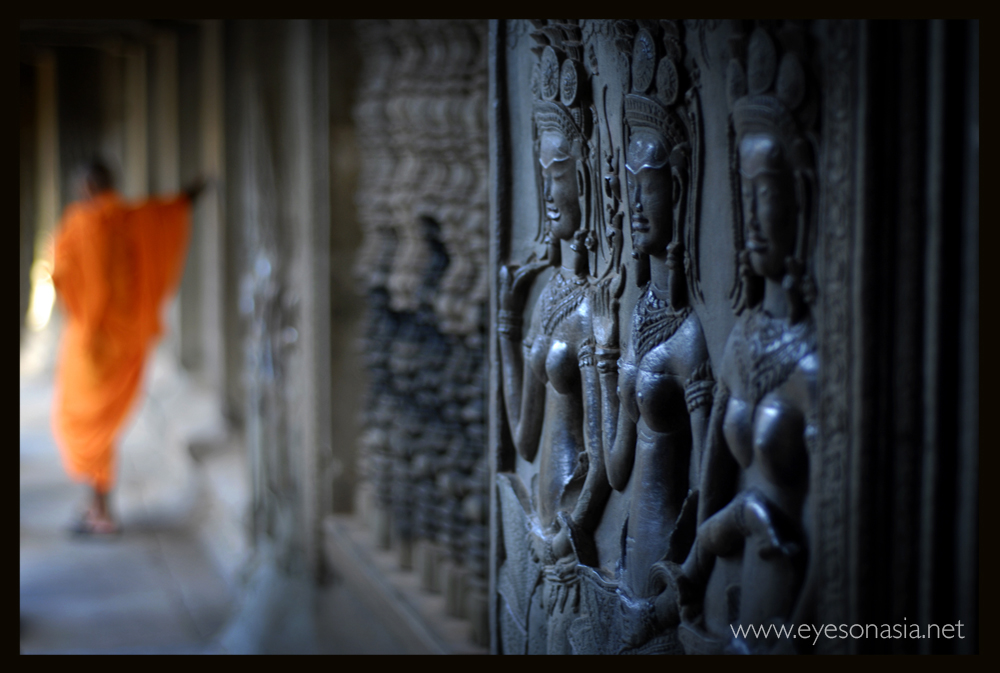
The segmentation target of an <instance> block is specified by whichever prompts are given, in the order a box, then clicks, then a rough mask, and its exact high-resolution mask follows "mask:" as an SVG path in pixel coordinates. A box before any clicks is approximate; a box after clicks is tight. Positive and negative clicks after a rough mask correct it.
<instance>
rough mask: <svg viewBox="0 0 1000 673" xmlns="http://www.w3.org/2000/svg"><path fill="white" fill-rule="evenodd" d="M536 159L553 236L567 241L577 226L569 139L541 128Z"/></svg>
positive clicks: (576, 188)
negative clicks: (539, 146) (542, 130)
mask: <svg viewBox="0 0 1000 673" xmlns="http://www.w3.org/2000/svg"><path fill="white" fill-rule="evenodd" d="M538 162H539V163H540V164H541V165H542V198H543V199H544V201H545V216H546V217H547V218H548V220H549V222H550V231H551V232H552V235H553V236H555V237H556V238H559V239H562V240H569V239H570V238H572V237H573V234H574V233H575V232H576V230H577V229H579V228H580V190H579V186H578V184H577V176H576V161H575V160H574V158H573V152H572V148H571V145H570V142H569V141H568V140H567V139H566V137H565V136H564V135H563V134H561V133H558V132H556V131H548V130H547V131H545V132H544V133H543V134H542V142H541V150H540V152H539V156H538Z"/></svg>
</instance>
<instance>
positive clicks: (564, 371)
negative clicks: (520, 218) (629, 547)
mask: <svg viewBox="0 0 1000 673" xmlns="http://www.w3.org/2000/svg"><path fill="white" fill-rule="evenodd" d="M549 28H552V27H549ZM546 35H548V36H549V38H551V37H552V36H554V35H555V36H557V37H558V33H552V32H549V33H546ZM549 38H543V39H542V41H543V42H544V41H546V40H547V39H549ZM555 41H558V40H555ZM540 51H541V64H540V65H541V67H540V75H541V77H540V83H539V84H540V98H541V100H537V101H536V102H535V106H534V110H533V120H534V127H535V134H536V141H535V142H536V152H537V154H536V156H537V158H538V163H539V168H540V174H541V196H542V199H543V202H544V217H545V221H546V226H547V240H548V253H547V257H546V259H544V260H543V261H540V262H533V263H529V264H526V265H524V266H522V267H517V266H513V265H512V266H507V267H504V268H503V269H501V273H500V288H499V303H500V312H499V321H498V322H499V327H498V329H499V336H500V354H501V364H502V370H503V393H504V401H505V404H506V412H507V419H508V422H509V428H510V433H511V436H512V438H513V441H514V445H515V447H516V448H517V451H518V453H519V454H520V456H521V457H522V458H523V459H524V460H526V461H529V462H531V463H536V461H537V478H536V480H535V481H536V485H535V487H534V489H533V492H532V493H531V494H530V500H531V503H532V505H533V509H534V512H533V513H531V515H530V518H531V519H532V524H531V525H532V526H533V530H532V536H533V537H532V540H533V541H532V551H533V554H534V556H535V557H536V558H537V559H538V561H539V562H540V563H541V564H542V565H543V566H544V571H543V572H544V577H545V580H544V583H543V584H544V593H545V596H544V599H543V600H544V602H545V603H546V606H547V608H548V611H549V613H550V614H551V612H552V610H553V608H554V607H558V608H559V610H560V612H561V611H562V610H563V609H565V608H566V607H567V596H568V595H569V594H571V593H574V581H575V580H574V578H575V568H576V564H577V562H578V561H579V562H583V563H587V564H596V554H595V552H594V547H593V540H592V534H593V531H594V530H595V529H596V527H597V524H598V522H599V520H600V515H601V512H602V510H603V507H604V503H605V501H606V500H607V496H608V494H609V493H610V487H609V486H608V483H607V477H606V474H605V470H604V463H603V456H602V454H601V451H600V446H599V439H598V438H597V437H596V434H597V433H598V432H599V414H600V411H599V408H598V406H599V404H600V398H599V394H598V382H597V375H596V371H595V370H594V368H593V367H591V366H588V365H590V364H592V362H593V346H592V339H591V334H592V327H591V301H590V299H591V291H592V285H591V277H590V269H589V255H590V250H589V249H588V244H589V245H591V246H592V245H593V244H594V238H593V234H591V233H590V227H589V226H588V224H589V223H588V217H589V214H590V212H591V211H592V208H591V207H590V204H589V199H590V198H591V197H592V191H593V190H592V189H591V176H590V168H589V165H588V155H589V148H588V137H589V132H588V130H589V126H590V125H591V124H592V120H591V119H590V118H589V115H590V113H591V111H590V110H589V109H587V108H586V107H585V106H583V105H582V104H581V101H580V98H581V96H580V94H581V91H580V90H581V89H582V86H579V85H578V84H577V82H581V83H582V80H583V74H584V73H583V68H582V66H581V65H580V63H579V61H578V60H577V59H574V58H571V56H573V53H572V51H568V52H563V51H562V50H561V49H557V48H556V47H553V46H552V45H548V46H546V47H544V49H542V50H540ZM557 98H558V100H556V99H557ZM550 267H554V273H553V274H552V276H551V278H550V280H549V281H548V282H547V283H546V285H545V287H544V288H543V290H542V292H541V295H540V297H539V299H538V301H537V303H536V305H535V308H534V310H533V313H532V316H531V328H530V331H529V333H528V334H527V335H526V336H525V337H524V338H523V339H522V337H521V319H522V315H523V312H524V310H525V306H526V300H527V293H528V290H529V289H530V287H531V283H532V281H533V279H534V278H535V277H536V276H537V275H538V273H540V272H541V271H543V270H544V269H546V268H550ZM507 534H509V535H517V534H518V533H517V532H516V531H510V532H508V533H507ZM502 581H503V580H502V578H501V582H502ZM503 591H504V590H503V588H502V587H501V593H503ZM557 604H558V605H557ZM569 607H573V603H572V602H571V603H570V604H569ZM522 609H525V610H526V609H527V607H526V606H522ZM556 630H558V629H556ZM552 632H553V628H552V627H550V628H549V636H548V639H549V641H550V642H549V644H548V646H547V649H548V651H550V652H552V651H560V650H561V648H562V649H564V648H565V644H564V641H565V638H564V637H561V641H562V642H556V641H559V640H560V637H558V636H557V637H553V633H552Z"/></svg>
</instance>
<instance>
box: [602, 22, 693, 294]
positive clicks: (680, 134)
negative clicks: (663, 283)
mask: <svg viewBox="0 0 1000 673" xmlns="http://www.w3.org/2000/svg"><path fill="white" fill-rule="evenodd" d="M615 28H616V31H617V33H618V39H617V44H618V49H619V50H620V51H621V52H622V54H623V55H624V57H625V60H626V61H628V62H629V64H630V68H629V73H628V76H626V77H625V78H624V79H625V81H626V84H625V87H626V94H625V100H624V118H625V124H626V125H627V127H628V130H627V133H626V143H628V142H630V141H631V140H630V139H631V136H632V135H635V134H639V133H649V134H652V135H653V136H654V137H656V138H659V140H660V141H661V142H662V143H663V146H664V148H665V149H666V152H667V156H666V157H664V158H665V159H669V162H670V166H671V168H670V170H671V171H672V172H673V173H674V175H675V177H677V178H679V179H680V180H681V182H682V184H683V188H682V189H681V192H682V194H681V199H685V200H686V199H687V196H688V195H687V193H686V192H687V188H688V186H689V180H690V176H691V173H692V171H691V159H692V157H691V137H692V132H691V130H690V129H689V127H688V125H687V124H686V123H685V117H686V116H687V115H686V114H685V111H684V110H683V109H681V108H682V106H683V105H684V104H685V103H686V102H687V99H688V97H689V96H690V92H689V93H688V94H687V95H682V94H681V92H682V90H683V89H685V88H686V87H687V85H688V82H686V81H685V75H686V73H685V71H684V68H683V63H682V61H683V54H684V50H683V46H682V40H681V26H680V24H679V23H678V22H676V21H669V20H660V21H652V20H640V21H639V22H637V23H636V22H632V21H619V22H617V23H616V26H615ZM689 210H690V209H689V207H688V204H687V203H686V202H685V203H683V204H682V207H680V208H676V209H675V215H679V216H678V217H675V222H674V234H673V242H672V243H671V244H670V246H669V247H668V251H669V257H668V263H670V264H672V265H674V266H675V267H676V268H677V269H678V270H679V271H680V272H682V273H683V272H685V271H686V272H687V273H686V274H685V275H686V277H687V281H688V285H692V286H693V284H692V281H693V278H692V272H693V269H692V264H691V260H690V258H689V256H688V255H687V253H686V250H685V247H686V246H685V243H684V242H685V234H686V233H690V231H691V229H692V227H685V222H684V220H685V219H686V217H687V216H688V215H689V214H690V212H689ZM632 255H633V257H635V258H636V259H638V260H639V264H638V273H636V277H635V280H636V282H637V283H638V284H639V285H640V286H642V285H645V283H646V282H647V281H648V279H649V265H648V259H647V258H646V257H645V255H642V254H640V253H638V252H636V251H633V253H632ZM681 267H683V269H682V268H681ZM676 287H677V289H678V290H680V291H679V292H678V296H677V297H676V298H675V301H678V302H683V301H685V300H684V298H682V297H681V296H680V295H681V294H683V293H684V292H683V290H682V289H681V288H682V286H680V285H679V284H678V285H677V286H676Z"/></svg>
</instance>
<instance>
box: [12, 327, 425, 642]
mask: <svg viewBox="0 0 1000 673" xmlns="http://www.w3.org/2000/svg"><path fill="white" fill-rule="evenodd" d="M58 334H59V324H58V318H56V321H55V322H54V324H52V325H50V326H49V327H48V328H46V329H45V330H43V331H42V332H37V333H29V334H28V335H27V336H26V337H25V340H24V342H23V343H22V348H21V368H20V650H21V652H23V653H121V654H130V653H146V654H155V653H172V654H181V653H220V654H222V653H321V654H374V653H380V654H405V653H410V652H413V651H414V650H413V649H412V648H409V647H407V645H406V643H405V642H404V641H403V640H401V639H399V638H398V637H395V636H394V635H393V634H392V633H391V632H390V630H389V629H386V628H385V625H384V624H383V622H382V620H381V619H380V618H379V616H378V615H377V614H376V613H375V612H373V611H372V609H371V608H370V607H369V606H368V604H367V603H366V601H364V600H362V597H361V596H360V594H359V593H358V591H357V589H356V588H355V587H352V586H350V585H349V583H348V582H345V581H342V580H341V581H337V580H336V579H333V580H332V581H330V582H328V583H327V585H326V586H324V587H321V588H317V587H315V585H313V584H311V583H309V582H307V581H305V580H302V579H299V580H295V579H291V578H288V577H286V576H283V575H282V574H280V573H276V572H274V569H273V567H271V566H270V565H268V564H267V563H266V562H263V561H262V559H261V558H256V559H254V558H253V556H252V554H251V550H250V549H249V548H248V543H247V536H246V525H245V517H246V516H247V512H248V497H249V496H248V486H247V485H248V481H249V479H248V477H249V473H248V468H247V465H246V460H245V457H244V455H243V453H242V451H243V449H242V447H241V445H240V443H239V442H238V441H224V440H223V441H220V432H221V434H222V435H224V434H225V433H224V432H222V431H221V430H220V428H219V427H218V425H219V423H220V422H221V421H220V419H221V413H220V412H219V409H218V408H217V407H215V406H213V405H216V404H217V400H216V399H215V398H214V397H213V396H212V395H211V394H209V393H207V392H206V391H205V390H204V389H202V388H200V387H199V386H198V385H196V384H195V383H194V382H193V381H192V380H191V379H190V377H189V376H188V375H187V374H186V373H185V372H183V371H182V370H179V369H178V368H177V367H176V366H175V365H174V364H173V363H174V362H175V361H176V359H175V358H173V357H172V356H171V348H173V347H175V345H174V344H171V343H170V342H169V341H168V342H166V343H164V344H161V345H160V347H159V348H158V350H157V351H156V353H155V356H154V357H153V359H152V361H151V365H150V369H149V371H148V372H147V382H146V395H145V397H144V399H143V402H142V404H141V405H140V407H139V408H138V409H137V410H136V411H135V413H134V415H133V417H132V420H131V421H130V422H129V424H128V425H127V426H126V429H125V432H124V436H123V439H122V442H121V448H120V453H119V461H120V462H119V468H118V484H117V486H116V488H115V491H114V493H113V499H112V506H113V509H114V511H115V512H116V513H117V515H118V517H119V519H120V521H121V522H122V525H123V529H124V532H123V534H122V535H121V536H119V537H117V538H115V539H110V540H107V539H105V540H95V539H81V538H78V537H74V536H72V535H71V534H70V533H69V532H68V529H69V526H70V524H71V522H72V521H73V520H74V518H75V517H77V516H78V514H79V512H81V511H82V508H83V506H84V503H85V501H86V498H87V491H86V489H85V487H83V486H81V485H79V484H75V483H73V482H72V481H71V480H70V479H69V478H68V477H67V476H66V474H65V472H64V471H63V468H62V464H61V462H60V458H59V454H58V450H57V448H56V446H55V443H54V440H53V437H52V432H51V430H50V420H49V418H50V411H51V402H52V382H53V373H54V362H55V349H56V342H57V339H58ZM220 446H221V448H220Z"/></svg>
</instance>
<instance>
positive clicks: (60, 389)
mask: <svg viewBox="0 0 1000 673" xmlns="http://www.w3.org/2000/svg"><path fill="white" fill-rule="evenodd" d="M189 230H190V201H189V200H188V198H187V197H185V196H179V197H176V198H173V199H166V200H160V199H154V200H150V201H147V202H145V203H141V204H138V205H130V204H126V203H124V202H122V201H121V199H120V198H119V197H118V195H116V194H114V193H113V192H105V193H104V194H101V195H100V196H98V197H96V198H94V199H92V200H90V201H86V202H80V203H74V204H71V205H70V206H69V207H67V209H66V212H65V214H64V215H63V220H62V223H61V224H60V227H59V232H58V234H57V237H56V245H55V271H54V273H53V282H54V283H55V286H56V291H57V292H58V295H59V297H60V298H61V300H62V302H63V305H64V307H65V309H66V314H67V322H66V326H65V328H64V332H63V337H62V346H61V349H60V353H59V365H58V372H57V374H56V390H55V405H54V408H53V415H52V425H53V431H54V433H55V436H56V441H57V443H58V445H59V448H60V452H61V453H62V457H63V462H64V464H65V466H66V470H67V472H69V474H70V476H72V477H73V478H75V479H77V480H78V481H84V482H87V483H89V484H90V485H92V486H93V487H94V488H96V489H97V490H98V491H100V492H102V493H106V492H107V491H109V490H110V489H111V487H112V486H113V484H114V480H115V448H114V444H115V441H116V439H117V436H118V433H119V431H120V430H121V428H122V425H123V424H124V422H125V420H126V417H127V416H128V413H129V411H130V410H131V409H132V407H133V406H134V403H135V401H136V398H137V397H138V393H139V389H140V385H141V382H142V374H143V369H144V367H145V362H146V358H147V355H148V353H149V351H150V349H151V347H152V346H153V344H154V343H155V340H156V338H157V337H158V336H159V335H160V334H161V333H162V332H163V324H162V322H161V319H160V312H161V309H162V305H163V303H164V300H165V299H166V298H167V297H168V296H170V295H171V294H172V293H173V292H174V291H175V290H176V288H177V284H178V282H179V281H180V276H181V271H182V269H183V264H184V257H185V253H186V250H187V242H188V236H189Z"/></svg>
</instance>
